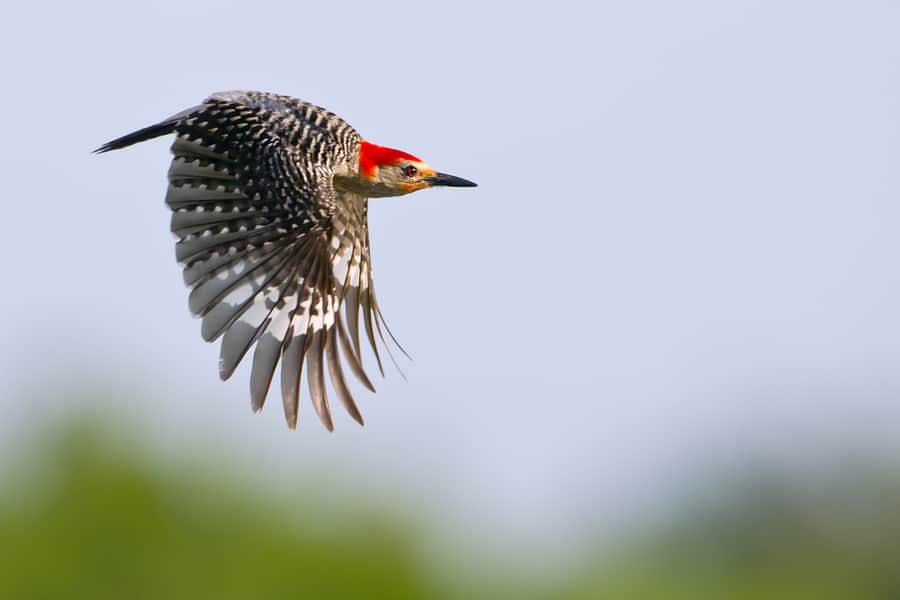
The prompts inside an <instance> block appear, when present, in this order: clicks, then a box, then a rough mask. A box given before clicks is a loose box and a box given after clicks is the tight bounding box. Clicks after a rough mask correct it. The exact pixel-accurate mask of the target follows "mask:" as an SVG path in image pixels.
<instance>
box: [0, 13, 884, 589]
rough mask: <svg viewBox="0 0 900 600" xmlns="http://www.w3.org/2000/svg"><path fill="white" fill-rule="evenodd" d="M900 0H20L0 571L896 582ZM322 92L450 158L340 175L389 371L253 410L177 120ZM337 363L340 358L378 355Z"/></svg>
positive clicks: (207, 582)
mask: <svg viewBox="0 0 900 600" xmlns="http://www.w3.org/2000/svg"><path fill="white" fill-rule="evenodd" d="M898 20H900V5H897V4H896V3H894V2H886V1H885V2H876V1H862V2H849V1H846V2H838V1H827V0H826V1H821V0H820V1H817V2H811V1H810V2H802V1H796V0H791V1H781V2H774V1H772V2H749V1H746V2H745V1H736V2H729V3H721V2H713V1H708V2H704V1H688V2H681V3H677V4H673V3H667V2H661V1H651V0H646V1H639V2H631V3H620V2H615V3H613V2H599V3H594V5H592V6H590V7H588V6H585V5H583V4H582V3H572V2H566V1H559V2H554V3H550V4H547V3H545V4H543V5H540V6H525V5H517V6H514V7H513V6H492V5H489V4H486V3H483V2H480V3H475V2H465V1H459V2H453V3H441V4H422V3H417V4H414V5H403V4H390V3H387V4H385V3H352V2H345V3H341V4H340V5H334V4H328V3H324V2H318V3H305V2H292V3H283V4H272V3H266V2H256V3H253V4H251V5H248V4H246V3H238V2H228V1H224V0H220V1H218V2H205V1H200V0H198V1H195V2H191V3H174V2H149V1H148V2H142V3H140V4H137V5H128V4H124V3H113V2H92V1H86V2H80V3H70V4H63V3H59V4H43V3H36V2H33V3H16V4H14V5H12V6H10V7H8V8H7V10H6V15H5V18H4V19H3V20H2V23H0V55H2V58H0V61H2V66H3V82H4V86H3V91H4V93H3V94H2V96H0V109H2V111H3V114H4V115H5V121H4V127H3V141H4V143H3V144H2V146H0V158H2V161H3V165H4V173H5V175H6V177H5V180H4V195H5V202H4V204H3V206H4V210H5V216H6V219H5V223H6V227H5V228H4V232H3V235H2V236H0V250H2V251H3V256H4V257H5V260H4V261H3V266H2V275H3V281H4V282H5V285H4V288H3V292H4V293H3V294H2V295H0V309H2V310H3V313H4V314H6V315H7V317H6V319H5V325H4V330H3V333H4V335H3V340H4V341H3V343H2V344H0V376H2V381H3V386H2V396H0V598H54V597H62V596H66V597H74V598H78V597H85V598H119V597H122V596H123V595H127V596H129V597H138V598H189V597H190V598H194V597H219V598H232V597H234V598H237V597H244V598H246V597H255V598H281V597H334V598H341V597H348V598H351V597H409V598H439V597H446V598H459V597H516V598H548V599H549V598H748V599H749V598H817V599H821V598H897V597H900V435H898V430H900V368H898V367H900V318H898V312H897V306H898V305H900V270H898V269H897V262H898V261H897V257H898V256H900V237H898V236H897V235H896V230H897V225H898V223H900V204H898V202H897V198H898V193H900V170H898V169H897V168H896V165H897V164H898V161H900V38H898V37H897V35H896V31H897V23H898ZM235 88H238V89H259V90H266V91H272V92H278V93H284V94H289V95H292V96H297V97H301V98H303V99H306V100H310V101H312V102H315V103H317V104H320V105H323V106H326V107H328V108H329V109H331V110H333V111H335V112H337V113H338V114H339V115H341V116H342V117H344V118H346V119H347V120H348V121H349V122H350V123H351V124H352V125H353V126H354V127H356V128H357V129H358V130H359V131H360V132H361V133H362V134H363V135H364V136H365V137H367V138H368V139H371V140H373V141H376V142H378V143H381V144H385V145H388V146H393V147H398V148H403V149H405V150H408V151H410V152H413V153H415V154H417V155H419V156H422V157H423V158H424V159H425V160H427V161H428V162H429V163H430V164H432V165H434V166H435V167H436V168H438V169H441V170H444V171H447V172H450V173H454V174H457V175H460V176H463V177H466V178H470V179H472V180H474V181H477V182H478V183H479V185H480V187H479V188H478V189H476V190H462V191H460V190H439V191H432V192H423V193H421V194H417V195H415V196H411V197H405V198H396V199H384V200H377V201H373V202H372V204H371V207H370V226H371V235H372V238H373V239H372V243H373V253H374V256H375V271H376V274H377V278H378V290H379V300H380V303H381V305H382V308H383V310H384V311H385V315H386V318H387V320H388V322H389V323H390V324H391V328H392V330H393V331H394V333H395V334H396V335H397V336H398V338H399V339H400V341H401V342H402V343H403V345H404V347H405V348H406V349H407V350H409V351H410V353H411V354H412V355H413V357H414V359H415V360H414V362H412V363H406V364H404V365H403V368H404V371H405V372H406V373H407V377H408V381H404V380H403V378H401V377H400V376H399V375H398V374H397V373H396V372H390V373H389V374H388V377H387V378H386V379H385V380H383V381H378V382H376V387H377V388H378V394H377V395H374V396H373V395H367V394H366V393H365V392H364V391H363V390H362V389H356V388H355V391H356V396H357V401H358V403H359V404H360V407H361V409H362V411H363V413H364V415H365V417H366V427H365V428H359V427H358V426H356V424H355V423H353V422H352V421H351V420H350V419H349V418H347V417H346V415H336V419H337V421H336V431H335V433H333V434H328V433H327V432H325V431H324V430H323V429H322V428H321V427H320V425H319V424H318V422H317V419H316V417H315V416H314V412H313V410H312V407H311V406H309V405H308V404H303V405H302V406H301V411H300V425H299V427H298V429H297V431H295V432H291V431H289V430H288V429H287V428H286V426H285V425H284V421H283V417H282V415H281V412H280V406H279V404H280V403H279V402H272V401H271V399H270V403H269V405H268V406H267V407H266V408H265V410H264V411H263V412H262V414H259V415H253V414H251V411H250V406H249V394H248V386H249V382H248V379H249V376H248V370H247V369H241V370H239V371H238V373H237V374H236V375H235V376H234V377H233V378H232V380H230V381H229V382H227V383H224V384H223V383H221V382H220V381H219V380H218V377H217V372H216V364H217V358H218V349H217V347H215V346H213V345H208V344H204V343H203V342H202V340H201V339H200V336H199V323H198V322H196V321H194V320H192V319H191V317H190V316H189V314H188V311H187V302H186V298H187V292H186V290H185V289H184V288H183V285H182V280H181V274H180V270H179V268H178V267H177V266H176V264H175V261H174V252H173V248H172V245H173V242H174V240H173V239H172V237H171V235H170V234H169V233H168V227H169V212H168V210H167V209H166V207H165V205H164V203H163V197H164V193H165V172H166V169H167V165H168V160H169V158H168V146H169V144H170V140H168V139H160V140H156V141H153V142H150V143H147V144H142V145H139V146H136V147H134V148H132V149H129V150H128V151H124V152H117V153H112V154H109V155H104V156H93V155H91V154H90V151H91V150H92V149H94V148H95V147H97V146H98V145H99V144H101V143H103V142H104V141H106V140H108V139H111V138H114V137H117V136H119V135H121V134H124V133H127V132H129V131H132V130H134V129H137V128H140V127H142V126H144V125H147V124H150V123H153V122H156V121H158V120H159V119H161V118H164V117H166V116H169V115H171V114H173V113H175V112H177V111H179V110H181V109H183V108H186V107H188V106H192V105H194V104H196V103H197V102H199V101H200V100H202V99H203V98H204V97H206V96H207V95H208V94H209V93H211V92H215V91H221V90H228V89H235ZM370 363H371V361H370Z"/></svg>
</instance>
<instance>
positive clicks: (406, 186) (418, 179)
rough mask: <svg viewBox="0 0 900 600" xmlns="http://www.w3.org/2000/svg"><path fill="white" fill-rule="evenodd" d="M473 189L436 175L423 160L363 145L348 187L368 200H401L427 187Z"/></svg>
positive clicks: (458, 180) (450, 177) (460, 181)
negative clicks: (393, 198)
mask: <svg viewBox="0 0 900 600" xmlns="http://www.w3.org/2000/svg"><path fill="white" fill-rule="evenodd" d="M437 186H449V187H475V186H476V184H475V183H473V182H471V181H468V180H467V179H463V178H462V177H455V176H453V175H447V174H446V173H438V172H437V171H435V170H434V169H432V168H431V167H430V166H428V165H427V164H426V163H425V162H424V161H422V159H420V158H418V157H415V156H413V155H412V154H408V153H406V152H403V151H402V150H395V149H393V148H386V147H384V146H378V145H376V144H372V143H369V142H366V141H363V142H362V144H361V145H360V149H359V171H358V173H357V180H356V181H355V182H353V183H352V184H351V187H358V188H360V189H357V190H354V191H358V192H360V193H362V194H363V195H365V196H367V197H369V198H380V197H387V196H402V195H404V194H409V193H410V192H415V191H416V190H422V189H425V188H429V187H437Z"/></svg>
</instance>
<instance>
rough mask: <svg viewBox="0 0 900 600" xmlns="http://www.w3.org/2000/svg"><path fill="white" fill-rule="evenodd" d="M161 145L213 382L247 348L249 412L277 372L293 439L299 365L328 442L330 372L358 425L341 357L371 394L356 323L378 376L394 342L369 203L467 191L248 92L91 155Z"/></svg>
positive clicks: (299, 108) (401, 155)
mask: <svg viewBox="0 0 900 600" xmlns="http://www.w3.org/2000/svg"><path fill="white" fill-rule="evenodd" d="M170 133H174V134H175V141H174V143H173V145H172V148H171V151H172V154H173V159H172V162H171V164H170V167H169V172H168V181H169V183H168V188H167V192H166V204H167V205H168V206H169V208H170V209H171V210H172V221H171V230H172V232H173V233H174V234H175V236H176V237H177V238H179V239H178V241H177V242H176V244H175V256H176V258H177V260H178V262H179V263H181V264H182V265H183V275H184V282H185V284H186V285H187V286H189V287H190V288H191V291H190V296H189V302H188V304H189V308H190V311H191V312H192V313H193V314H194V315H195V316H198V317H201V318H202V321H201V334H202V336H203V339H204V340H206V341H208V342H213V341H215V340H217V339H218V338H220V337H221V338H222V342H221V349H220V356H219V375H220V377H221V378H222V379H223V380H227V379H228V378H229V377H230V376H231V375H232V374H233V373H234V371H235V369H236V368H237V366H238V364H239V363H240V362H241V360H242V359H243V358H244V356H245V355H246V354H247V353H248V352H249V350H250V349H251V348H254V351H253V359H252V368H251V373H250V403H251V407H252V409H253V411H254V412H257V411H259V410H261V409H262V407H263V404H264V402H265V400H266V396H267V394H268V392H269V386H270V383H271V381H272V379H273V375H274V372H275V368H276V366H277V364H278V362H279V360H280V361H281V396H282V402H283V405H284V416H285V419H286V420H287V424H288V427H290V428H291V429H294V428H295V427H296V426H297V413H298V404H299V397H300V387H301V376H302V372H303V367H304V363H305V364H306V373H307V382H308V387H309V393H310V396H311V398H312V404H313V406H314V407H315V410H316V413H317V414H318V416H319V419H320V420H321V421H322V424H323V425H324V426H325V427H326V428H327V429H328V430H329V431H332V430H333V428H334V425H333V421H332V417H331V409H330V408H329V404H328V396H327V394H326V391H325V369H326V366H325V365H326V363H327V369H328V372H329V375H330V379H331V384H332V388H333V389H334V391H335V393H336V394H337V396H338V398H339V399H340V401H341V403H342V404H343V406H344V408H345V409H346V410H347V412H348V413H349V414H350V416H351V417H352V418H353V419H354V420H356V421H357V422H358V423H359V424H360V425H362V424H363V418H362V415H361V414H360V412H359V409H358V408H357V406H356V403H355V402H354V400H353V396H352V395H351V393H350V389H349V387H348V385H347V381H346V378H345V376H344V372H343V369H342V361H341V359H340V356H339V351H338V346H340V349H341V350H340V353H341V354H343V363H344V364H346V365H347V366H348V367H349V368H350V370H351V371H352V372H353V374H354V375H355V376H356V377H357V379H359V381H360V382H361V383H362V385H364V386H365V387H366V388H367V389H369V390H371V391H372V392H374V391H375V388H374V387H373V385H372V383H371V381H370V380H369V378H368V376H367V375H366V372H365V370H364V369H363V364H362V348H361V343H360V314H362V327H363V329H364V330H365V333H366V337H367V339H368V343H369V345H370V346H371V347H372V350H373V354H374V357H375V360H376V362H377V365H378V370H379V371H380V372H381V374H382V376H383V375H384V369H383V366H382V361H381V357H380V355H379V351H378V343H377V342H376V332H377V335H378V338H377V339H380V341H381V343H382V344H384V345H385V346H386V345H387V342H386V339H385V332H387V334H388V336H390V337H391V338H393V336H392V335H391V334H390V330H388V329H387V325H386V323H385V322H384V318H383V316H382V314H381V310H380V309H379V307H378V302H377V301H376V299H375V287H374V283H373V278H372V261H371V256H370V251H369V233H368V223H367V210H368V198H381V197H387V196H402V195H404V194H409V193H410V192H414V191H416V190H421V189H425V188H431V187H437V186H450V187H474V186H475V185H476V184H475V183H473V182H471V181H468V180H466V179H462V178H460V177H455V176H453V175H447V174H445V173H438V172H436V171H435V170H434V169H432V168H431V167H430V166H428V165H427V164H425V163H424V162H423V161H422V160H421V159H419V158H417V157H415V156H413V155H412V154H408V153H406V152H403V151H400V150H395V149H393V148H387V147H384V146H379V145H376V144H373V143H371V142H369V141H367V140H364V139H363V138H362V137H361V136H360V134H359V133H357V132H356V130H354V129H353V128H352V127H351V126H350V125H349V124H348V123H347V122H346V121H344V120H343V119H341V118H340V117H338V116H337V115H335V114H333V113H331V112H329V111H328V110H326V109H324V108H321V107H319V106H316V105H314V104H310V103H308V102H304V101H302V100H298V99H296V98H291V97H288V96H281V95H276V94H270V93H264V92H253V91H231V92H222V93H217V94H213V95H211V96H210V97H209V98H207V99H206V100H204V101H203V103H202V104H200V105H198V106H194V107H193V108H189V109H187V110H184V111H182V112H180V113H178V114H176V115H174V116H172V117H170V118H168V119H165V120H163V121H161V122H159V123H157V124H155V125H150V126H149V127H145V128H143V129H139V130H138V131H135V132H133V133H129V134H128V135H125V136H122V137H120V138H117V139H115V140H112V141H110V142H107V143H105V144H103V145H102V146H100V147H99V148H97V150H95V152H96V153H103V152H108V151H110V150H118V149H120V148H125V147H128V146H131V145H133V144H137V143H139V142H143V141H146V140H149V139H153V138H156V137H159V136H162V135H166V134H170ZM341 309H343V313H342V312H341ZM401 350H402V349H401Z"/></svg>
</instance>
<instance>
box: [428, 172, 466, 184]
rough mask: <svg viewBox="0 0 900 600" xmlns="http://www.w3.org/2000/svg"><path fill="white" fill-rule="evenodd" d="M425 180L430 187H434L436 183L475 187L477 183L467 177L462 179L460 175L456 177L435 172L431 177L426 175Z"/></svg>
mask: <svg viewBox="0 0 900 600" xmlns="http://www.w3.org/2000/svg"><path fill="white" fill-rule="evenodd" d="M425 181H427V182H428V185H430V186H431V187H435V186H438V185H444V186H447V187H476V186H477V185H478V184H477V183H475V182H473V181H469V180H468V179H463V178H462V177H456V176H455V175H447V174H446V173H435V174H434V176H433V177H426V178H425Z"/></svg>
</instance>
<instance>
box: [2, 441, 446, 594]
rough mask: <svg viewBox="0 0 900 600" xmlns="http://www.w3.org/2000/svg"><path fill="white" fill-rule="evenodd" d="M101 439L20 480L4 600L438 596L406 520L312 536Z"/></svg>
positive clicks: (58, 453) (223, 487)
mask: <svg viewBox="0 0 900 600" xmlns="http://www.w3.org/2000/svg"><path fill="white" fill-rule="evenodd" d="M95 440H96V432H93V433H92V432H89V431H81V432H80V433H78V434H76V435H73V436H68V438H67V443H66V444H63V445H62V446H60V447H58V448H57V449H56V450H55V451H54V452H53V453H52V454H51V455H50V456H49V457H48V458H49V461H48V464H44V465H34V467H33V468H34V470H36V471H37V472H39V473H41V474H42V475H41V476H40V477H39V478H37V479H35V478H32V479H30V480H27V479H26V480H25V481H17V482H15V483H16V484H17V486H16V487H18V488H19V489H20V491H23V492H24V493H19V494H16V495H15V496H16V497H15V498H13V499H12V500H11V501H8V502H7V503H6V506H5V507H4V509H3V510H2V512H0V598H93V599H103V598H110V599H113V598H115V599H121V598H138V599H141V598H147V599H150V598H166V599H172V600H177V599H182V598H183V599H185V600H187V599H192V600H193V599H196V598H220V599H228V598H242V599H246V598H254V599H256V598H396V597H404V598H433V597H434V594H433V590H430V589H429V585H428V584H427V582H425V581H424V579H423V576H422V568H421V566H420V565H419V563H418V561H417V559H416V557H415V555H414V552H413V549H412V536H411V532H410V531H408V530H407V529H405V528H404V527H402V526H400V525H398V524H396V523H391V522H378V519H377V517H372V518H367V517H359V518H358V519H357V522H355V523H354V525H355V526H356V527H355V528H343V530H342V531H341V530H339V531H337V532H334V531H330V532H328V533H327V534H326V533H325V532H318V533H310V532H309V531H308V530H307V529H306V528H304V527H302V526H301V525H300V523H299V522H297V521H291V520H290V518H289V516H286V515H285V514H284V511H283V509H281V508H280V507H276V505H275V503H271V506H268V507H267V506H266V500H267V499H266V498H259V497H257V496H255V495H246V496H242V495H241V494H239V493H237V492H236V491H235V489H233V488H232V487H230V486H229V484H223V483H220V484H218V485H207V484H204V483H198V482H197V481H196V480H194V479H192V478H191V477H180V478H172V477H167V476H166V475H165V474H163V473H160V472H158V471H157V470H155V469H154V468H153V467H151V466H150V465H149V464H147V463H142V462H141V461H140V460H138V459H136V458H135V457H132V456H128V455H127V453H124V452H122V450H121V449H118V448H116V446H115V445H114V444H105V443H98V442H96V441H95ZM201 481H202V478H201ZM7 489H8V488H7ZM307 508H309V507H306V506H303V505H302V504H301V505H297V506H295V507H294V509H295V510H297V511H303V510H306V509H307ZM276 509H277V510H276ZM313 529H315V528H313ZM351 529H352V531H351ZM316 531H318V530H316Z"/></svg>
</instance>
